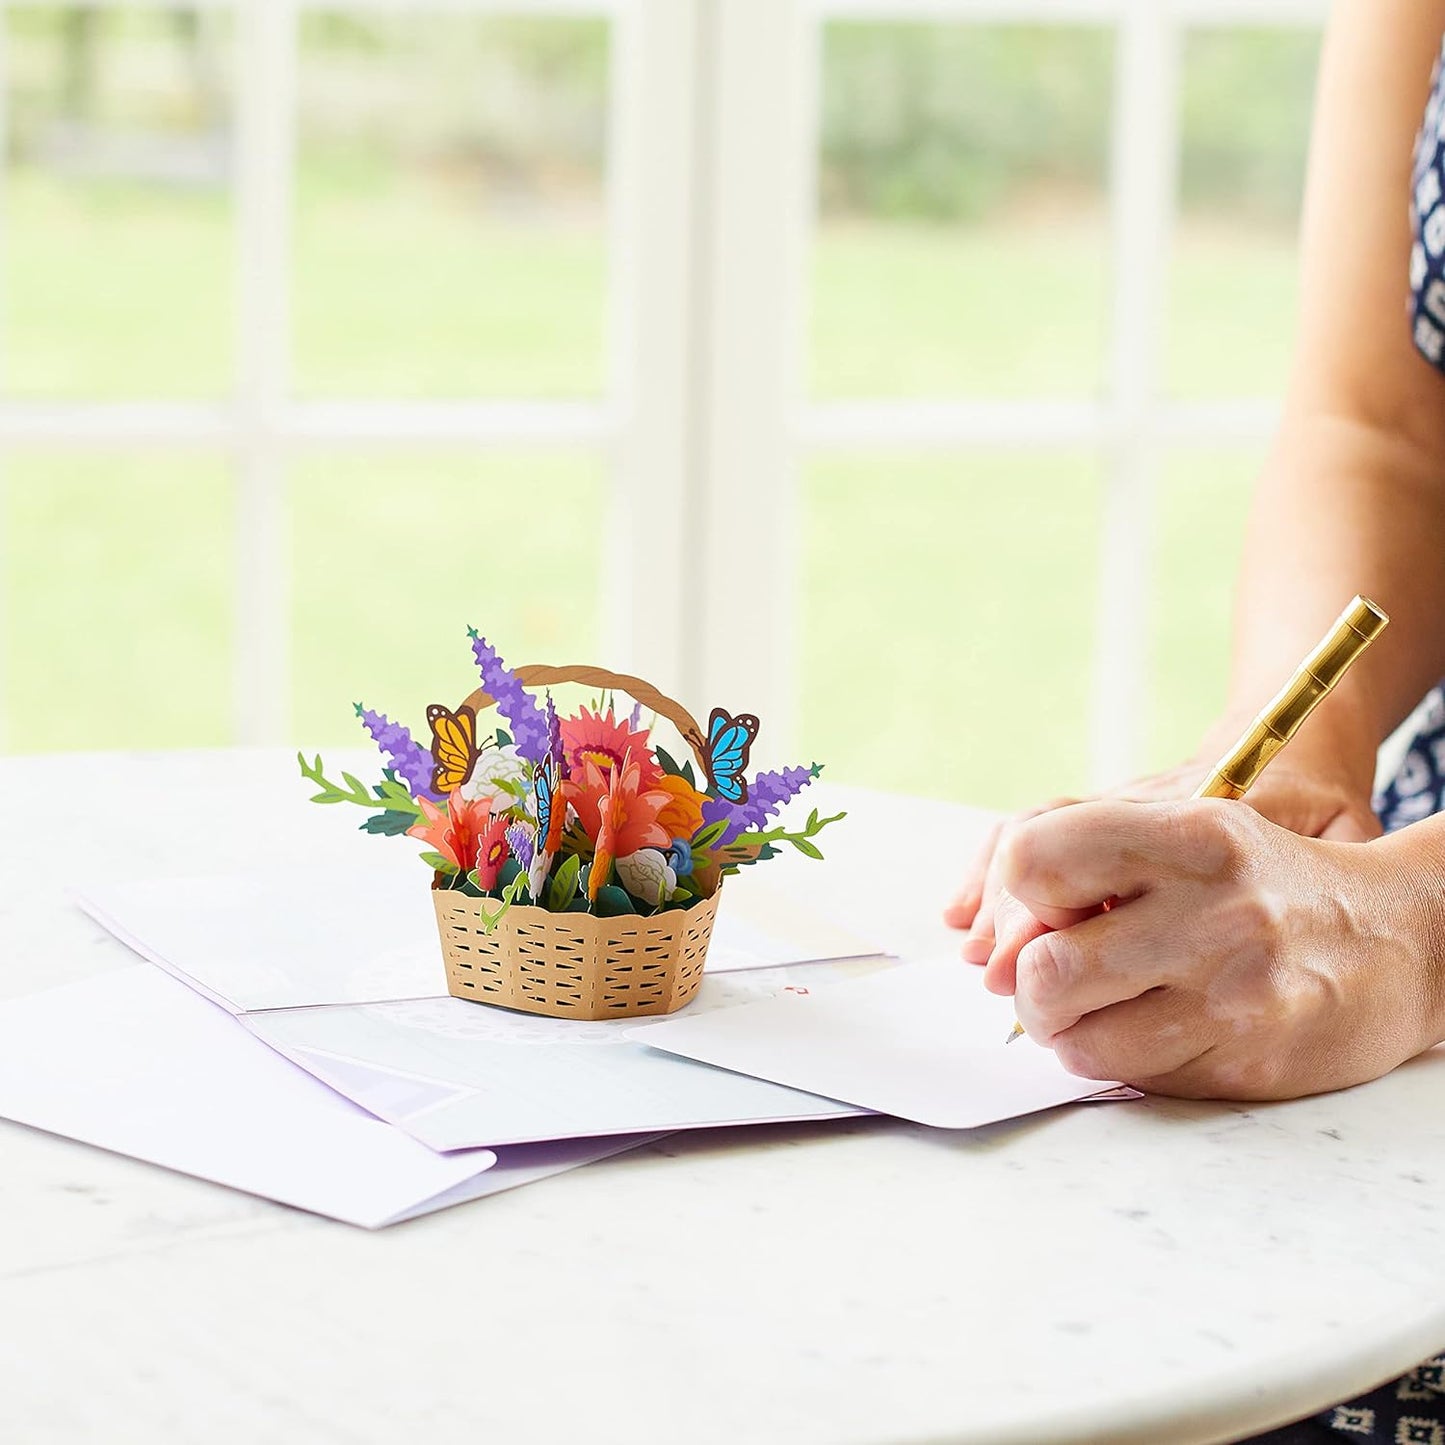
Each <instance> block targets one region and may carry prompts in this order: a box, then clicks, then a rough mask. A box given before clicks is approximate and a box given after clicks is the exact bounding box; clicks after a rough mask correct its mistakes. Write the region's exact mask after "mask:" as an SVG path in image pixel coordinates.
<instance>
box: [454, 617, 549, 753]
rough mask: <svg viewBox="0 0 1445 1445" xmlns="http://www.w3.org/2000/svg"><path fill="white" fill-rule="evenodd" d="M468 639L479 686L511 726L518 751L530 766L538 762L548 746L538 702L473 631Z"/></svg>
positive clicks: (545, 721)
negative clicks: (475, 661)
mask: <svg viewBox="0 0 1445 1445" xmlns="http://www.w3.org/2000/svg"><path fill="white" fill-rule="evenodd" d="M467 635H468V636H469V637H470V638H471V639H472V656H473V657H475V658H476V660H477V670H478V671H479V672H480V673H481V675H482V686H483V687H484V688H486V690H487V691H488V692H489V693H490V694H491V695H492V699H493V701H494V702H495V703H496V704H497V711H498V712H499V713H501V715H502V716H503V717H504V718H506V720H507V722H508V723H509V724H510V725H511V728H512V740H513V742H515V743H516V745H517V751H518V752H519V753H520V754H521V755H522V756H523V757H524V758H526V760H527V761H528V762H529V763H539V762H541V761H542V758H543V756H544V755H545V754H546V751H547V744H548V736H547V719H546V718H545V717H544V716H543V714H542V709H541V708H540V707H538V706H537V699H536V698H534V697H533V696H532V694H531V693H529V692H528V691H527V690H526V688H524V687H523V686H522V684H521V682H520V681H519V680H518V678H517V674H516V673H515V672H513V671H512V670H511V668H509V667H508V666H507V664H506V663H504V662H503V661H502V659H501V658H500V657H498V656H497V649H496V648H495V647H493V646H492V644H491V643H490V642H488V641H487V639H486V638H485V637H481V636H479V635H478V634H477V630H476V628H469V629H468V630H467Z"/></svg>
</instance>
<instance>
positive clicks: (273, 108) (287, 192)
mask: <svg viewBox="0 0 1445 1445" xmlns="http://www.w3.org/2000/svg"><path fill="white" fill-rule="evenodd" d="M236 17H237V31H238V42H239V45H238V48H239V67H238V76H237V86H238V97H237V127H236V178H237V180H236V190H237V194H236V207H237V245H236V264H237V272H238V284H237V336H238V356H237V375H236V393H237V394H236V406H237V412H238V418H237V419H238V427H237V444H236V449H235V452H234V466H235V487H236V613H235V626H236V630H235V677H234V702H233V711H234V717H235V731H236V735H237V740H238V741H240V742H244V743H267V742H277V741H280V740H281V739H282V738H283V737H284V736H285V735H286V732H287V728H288V724H289V717H290V699H289V693H290V686H289V682H290V679H289V657H290V591H291V589H290V568H289V548H288V536H289V516H288V508H287V498H286V471H285V465H286V458H285V455H284V450H283V446H282V442H281V431H280V422H281V418H282V415H283V412H284V408H285V404H286V397H287V393H288V390H289V372H290V350H291V347H290V307H289V294H290V275H291V243H290V238H291V209H292V178H293V166H294V153H295V140H296V50H297V45H298V37H297V12H296V6H295V3H294V0H251V3H248V4H244V5H240V6H238V7H237V10H236Z"/></svg>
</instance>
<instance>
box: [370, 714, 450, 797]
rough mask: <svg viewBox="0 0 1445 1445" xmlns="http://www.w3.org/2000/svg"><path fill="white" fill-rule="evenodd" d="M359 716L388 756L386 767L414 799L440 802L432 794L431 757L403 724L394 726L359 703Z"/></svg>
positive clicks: (394, 724)
mask: <svg viewBox="0 0 1445 1445" xmlns="http://www.w3.org/2000/svg"><path fill="white" fill-rule="evenodd" d="M356 715H357V717H359V718H360V719H361V723H362V726H363V727H364V728H365V729H366V730H367V732H369V733H370V734H371V736H372V740H373V741H374V742H375V743H376V745H377V747H379V748H380V749H381V751H382V752H383V753H384V754H385V755H386V760H387V766H388V767H390V768H391V770H392V772H394V773H395V774H396V775H397V777H399V778H400V779H401V780H402V781H403V782H404V783H405V784H406V785H407V787H408V788H409V789H410V790H411V795H412V797H413V798H430V799H431V801H432V802H434V803H435V802H438V801H439V800H440V798H441V794H440V793H434V792H432V788H431V776H432V756H431V754H430V753H429V752H428V751H427V750H426V749H425V748H424V747H422V745H421V744H420V743H419V742H417V741H416V739H415V738H413V737H412V735H411V733H410V731H408V729H407V728H405V727H404V726H403V725H402V724H401V723H394V722H392V721H391V719H390V718H388V717H387V716H386V714H385V713H380V712H373V711H372V710H371V709H370V708H364V707H362V705H361V704H360V703H357V704H356Z"/></svg>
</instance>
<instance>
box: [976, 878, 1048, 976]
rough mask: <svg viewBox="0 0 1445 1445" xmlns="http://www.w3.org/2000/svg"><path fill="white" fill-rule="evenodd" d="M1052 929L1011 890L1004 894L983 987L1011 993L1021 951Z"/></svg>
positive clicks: (984, 973)
mask: <svg viewBox="0 0 1445 1445" xmlns="http://www.w3.org/2000/svg"><path fill="white" fill-rule="evenodd" d="M1048 931H1049V928H1048V925H1047V924H1046V923H1040V922H1039V920H1038V919H1037V918H1035V917H1034V916H1033V914H1032V913H1030V912H1029V911H1028V909H1027V908H1025V907H1024V906H1023V904H1022V903H1020V902H1019V901H1018V899H1017V898H1015V897H1014V896H1013V894H1011V893H1001V894H1000V895H999V898H998V903H997V905H996V906H995V908H994V944H993V951H992V952H991V953H990V954H989V955H988V958H987V960H986V962H987V965H988V966H987V967H986V968H985V969H984V971H983V986H984V987H985V988H986V989H987V990H988V991H989V992H990V993H997V994H1011V993H1013V992H1014V989H1015V986H1016V985H1015V972H1014V970H1015V964H1016V963H1017V960H1018V956H1019V950H1020V949H1022V948H1024V947H1026V946H1027V945H1028V944H1029V943H1031V942H1032V941H1033V940H1034V939H1036V938H1041V937H1042V936H1043V935H1044V934H1045V933H1047V932H1048Z"/></svg>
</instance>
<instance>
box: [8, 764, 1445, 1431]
mask: <svg viewBox="0 0 1445 1445" xmlns="http://www.w3.org/2000/svg"><path fill="white" fill-rule="evenodd" d="M301 791H302V784H301V783H300V780H299V779H298V778H297V777H296V774H295V764H294V761H293V760H292V759H291V758H290V756H289V755H287V754H283V753H280V752H241V751H236V752H224V753H221V752H216V753H176V754H167V755H146V756H122V755H98V756H90V757H49V758H41V759H20V758H12V759H4V760H0V796H3V798H4V804H3V811H4V817H5V819H6V824H7V826H6V828H5V831H4V835H3V839H0V879H3V889H0V997H14V996H17V995H20V994H24V993H29V992H33V991H35V990H37V989H40V988H43V987H47V986H49V985H51V984H55V983H61V982H68V981H70V980H72V979H76V978H81V977H84V976H86V975H88V974H94V973H96V972H98V971H101V970H105V969H110V968H114V967H118V966H122V965H124V964H128V963H132V962H134V960H133V958H132V957H131V955H130V954H129V953H128V952H127V951H126V950H125V949H124V948H123V947H122V946H121V945H120V944H118V943H116V942H115V941H114V940H112V939H110V938H109V937H108V936H106V935H105V934H104V933H102V931H101V930H100V929H99V928H98V927H97V926H96V925H95V924H93V923H92V922H90V921H89V920H88V919H87V918H85V917H83V916H82V915H80V914H79V913H78V912H77V911H75V910H74V909H73V908H71V907H70V906H69V905H68V904H67V903H66V902H65V898H64V889H65V885H66V882H67V878H68V877H69V876H70V875H72V874H74V873H75V871H76V870H78V869H83V868H101V869H110V870H113V871H116V872H123V873H127V874H131V875H138V874H143V873H148V872H151V873H153V872H157V871H172V872H197V871H222V870H226V869H230V868H240V867H251V866H255V865H256V864H257V863H259V862H262V861H264V862H266V863H268V864H270V863H274V862H276V861H277V860H278V859H280V860H287V859H293V860H295V861H296V862H297V863H298V864H305V863H307V862H308V861H309V862H310V863H312V864H315V863H316V862H317V860H318V859H319V858H321V857H323V856H324V857H325V859H326V861H327V864H328V866H338V865H339V864H344V861H345V859H346V858H347V857H349V856H353V855H352V854H351V852H350V850H351V849H353V848H358V849H363V850H366V854H367V856H368V857H370V858H372V859H373V861H374V857H375V855H374V852H372V851H371V850H374V849H376V848H381V847H388V846H396V845H394V844H389V843H386V842H385V841H377V840H374V839H370V838H365V837H362V836H361V835H359V834H355V833H354V832H353V830H352V826H351V825H352V824H353V823H354V822H355V821H356V820H355V819H354V818H348V819H341V818H339V817H336V816H333V814H334V813H336V812H338V811H339V810H324V809H309V810H307V809H302V808H298V807H297V806H296V802H297V798H298V795H300V793H301ZM834 796H835V797H837V796H841V794H840V793H836V792H835V794H834ZM849 801H850V802H851V804H852V805H853V806H854V807H855V808H856V810H857V812H858V813H859V814H861V815H862V816H863V819H864V820H865V821H859V820H858V819H855V820H854V827H853V828H852V829H851V830H850V829H849V828H848V825H846V824H845V825H842V826H841V827H840V828H839V829H838V830H837V832H836V835H835V838H834V840H833V842H832V854H833V857H832V858H831V859H830V862H829V863H828V864H827V865H821V866H819V865H813V866H814V868H815V871H814V872H813V873H812V874H810V875H808V876H809V877H810V879H811V885H810V886H811V887H812V889H813V891H814V894H815V896H817V895H818V894H819V893H821V894H822V895H823V896H824V897H825V898H831V899H832V900H833V902H834V906H835V907H839V908H848V907H851V908H857V907H858V906H859V901H858V899H859V891H858V889H857V888H856V885H855V884H850V879H854V880H856V878H857V877H858V876H860V875H859V873H858V870H859V869H861V868H863V867H864V866H866V861H867V859H868V858H869V857H870V856H873V857H876V856H877V853H878V849H879V844H878V840H877V838H876V834H872V833H870V830H869V828H868V827H867V824H866V818H867V817H868V816H869V815H871V816H872V817H874V818H882V817H885V816H886V817H888V818H890V819H891V820H892V821H893V822H894V824H895V825H897V826H900V827H906V828H907V829H910V830H913V831H914V833H915V836H918V837H923V838H929V837H931V838H934V839H938V838H940V837H943V836H945V835H946V836H948V837H949V838H951V839H952V840H953V842H952V843H949V844H943V845H942V846H938V845H935V846H934V847H933V853H932V861H931V862H929V863H927V864H926V866H925V870H924V872H925V876H924V877H923V879H922V886H921V887H920V889H919V892H918V895H917V896H916V897H914V898H910V899H908V900H899V901H895V902H894V903H892V904H886V903H884V902H883V901H882V900H877V901H876V905H875V906H877V907H879V908H880V909H881V910H882V912H881V914H880V921H881V922H886V923H887V924H888V927H889V929H890V930H892V932H891V933H890V936H895V934H896V936H897V937H899V938H900V939H901V940H903V941H904V942H905V944H906V946H907V947H908V948H909V949H910V950H912V949H922V948H933V947H936V946H938V945H939V944H944V945H945V946H946V945H947V940H946V939H945V938H944V935H943V933H942V931H941V929H940V928H939V927H938V926H937V924H936V922H935V917H936V907H935V904H936V902H937V901H938V895H939V894H940V893H941V892H942V891H943V890H944V889H945V887H946V883H947V881H948V879H949V877H950V876H951V875H952V874H953V873H954V872H956V868H957V865H956V862H955V859H954V858H953V857H952V856H950V855H951V854H952V852H953V849H954V847H955V846H956V850H957V857H958V858H960V859H961V858H962V857H963V856H964V854H965V853H966V851H967V849H968V848H969V847H971V846H972V842H973V840H974V838H975V837H976V836H977V834H978V831H979V828H980V825H981V823H982V820H983V815H981V814H978V813H973V812H969V811H968V810H964V809H953V808H948V807H945V806H943V805H940V804H922V803H917V804H915V803H906V802H904V801H902V800H884V799H880V798H878V797H877V796H876V795H875V796H872V797H870V796H868V795H853V796H851V797H850V799H849ZM263 854H264V858H263V857H262V856H261V855H263ZM355 856H361V855H360V854H359V853H358V854H356V855H355ZM799 861H800V863H801V861H802V860H799ZM773 876H774V879H775V880H776V878H777V876H778V875H777V874H776V873H775V874H774V875H773ZM870 901H871V900H870ZM890 913H891V914H893V915H896V918H895V919H890V918H889V914H890ZM960 966H962V965H960ZM1442 1120H1445V1057H1442V1056H1441V1054H1440V1053H1438V1052H1437V1053H1436V1054H1432V1055H1429V1056H1426V1057H1425V1058H1422V1059H1419V1060H1416V1061H1415V1062H1414V1063H1412V1064H1410V1065H1408V1066H1406V1067H1405V1068H1403V1069H1401V1070H1399V1071H1398V1072H1397V1073H1396V1074H1395V1075H1393V1076H1392V1077H1390V1078H1388V1079H1385V1080H1382V1081H1381V1082H1379V1083H1376V1084H1372V1085H1370V1086H1368V1087H1365V1088H1360V1089H1355V1090H1352V1091H1350V1092H1348V1093H1345V1094H1340V1095H1336V1096H1333V1097H1329V1098H1321V1099H1313V1100H1307V1101H1304V1102H1300V1103H1292V1104H1283V1105H1268V1106H1260V1107H1245V1106H1241V1105H1231V1104H1219V1105H1216V1104H1201V1103H1178V1102H1173V1101H1170V1100H1164V1099H1150V1100H1145V1101H1141V1102H1135V1103H1123V1104H1118V1103H1115V1104H1089V1105H1080V1106H1076V1107H1072V1108H1067V1109H1062V1110H1056V1111H1054V1112H1053V1113H1050V1114H1047V1115H1044V1116H1040V1117H1035V1118H1032V1119H1027V1120H1023V1121H1019V1122H1016V1123H1012V1124H1007V1125H1000V1126H996V1127H993V1128H989V1129H985V1130H980V1131H977V1132H973V1133H967V1134H959V1135H950V1134H945V1133H938V1132H933V1131H930V1130H927V1129H923V1128H919V1127H915V1126H912V1125H909V1124H903V1123H899V1122H896V1121H892V1120H888V1119H869V1120H860V1121H853V1122H847V1123H832V1124H820V1125H813V1126H808V1127H774V1128H766V1129H736V1130H728V1131H725V1132H717V1133H694V1134H689V1135H679V1136H673V1137H671V1138H669V1139H666V1140H664V1141H662V1142H660V1143H657V1144H654V1145H652V1146H650V1147H647V1148H643V1149H639V1150H636V1151H635V1152H633V1153H630V1154H626V1155H623V1156H621V1157H619V1158H615V1159H612V1160H609V1161H606V1162H603V1163H600V1164H596V1165H593V1166H591V1167H588V1168H585V1169H582V1170H579V1171H576V1172H573V1173H570V1174H565V1175H562V1176H560V1177H557V1178H554V1179H551V1180H548V1181H546V1182H544V1183H541V1184H537V1185H533V1186H530V1187H527V1188H523V1189H519V1190H516V1191H514V1192H512V1193H509V1194H504V1195H500V1196H498V1197H495V1198H492V1199H488V1200H483V1201H480V1202H478V1203H475V1204H471V1205H466V1206H462V1207H459V1208H455V1209H452V1210H449V1211H446V1212H444V1213H442V1214H438V1215H434V1216H432V1217H429V1218H426V1219H422V1220H418V1221H416V1222H414V1223H411V1224H406V1225H401V1226H397V1227H394V1228H392V1229H389V1230H386V1231H384V1232H382V1233H379V1234H366V1233H363V1232H362V1231H360V1230H357V1229H353V1228H349V1227H347V1226H345V1225H340V1224H333V1223H330V1222H327V1221H325V1220H321V1219H317V1218H313V1217H311V1216H308V1215H305V1214H301V1213H298V1212H295V1211H292V1210H288V1209H285V1208H282V1207H280V1206H278V1205H273V1204H270V1203H267V1202H265V1201H261V1200H257V1199H252V1198H249V1197H247V1196H244V1195H241V1194H237V1193H233V1192H231V1191H228V1190H225V1189H222V1188H219V1187H216V1186H213V1185H208V1184H204V1183H200V1182H198V1181H195V1180H191V1179H187V1178H184V1177H181V1176H179V1175H175V1174H170V1173H167V1172H165V1171H163V1170H160V1169H156V1168H153V1167H151V1166H149V1165H145V1164H140V1163H136V1162H134V1161H131V1160H128V1159H124V1158H120V1157H117V1156H114V1155H109V1154H105V1153H102V1152H100V1151H98V1150H94V1149H90V1148H86V1147H84V1146H82V1145H78V1144H74V1143H70V1142H68V1141H66V1140H62V1139H57V1138H52V1137H50V1136H47V1135H44V1134H40V1133H36V1132H34V1131H31V1130H28V1129H24V1128H21V1127H18V1126H15V1125H11V1124H0V1223H3V1229H0V1301H3V1307H0V1440H3V1441H7V1442H9V1441H14V1442H16V1445H21V1442H23V1445H41V1442H80V1441H93V1440H94V1441H100V1440H103V1441H105V1442H106V1445H121V1442H132V1441H134V1442H138V1445H140V1442H143V1445H169V1442H187V1445H189V1442H191V1441H197V1440H206V1441H209V1442H212V1445H224V1442H233V1441H234V1442H245V1445H253V1442H255V1441H258V1440H267V1441H285V1442H290V1441H298V1442H301V1441H304V1442H307V1445H313V1442H345V1445H372V1442H375V1445H395V1442H400V1441H423V1440H424V1441H426V1442H427V1445H453V1442H456V1445H463V1442H465V1445H481V1442H485V1445H494V1442H497V1445H500V1442H506V1445H512V1442H523V1441H526V1442H530V1441H545V1442H551V1441H558V1442H568V1445H583V1442H586V1445H608V1442H614V1441H616V1442H627V1445H649V1442H657V1445H676V1442H683V1441H686V1442H689V1445H693V1442H713V1441H716V1442H729V1445H732V1442H742V1441H746V1442H749V1445H767V1442H779V1445H783V1442H786V1445H804V1442H811V1441H826V1442H854V1441H857V1442H883V1441H888V1442H925V1441H929V1442H933V1441H938V1442H942V1441H958V1442H987V1445H1008V1442H1027V1445H1046V1442H1052V1441H1075V1442H1082V1441H1119V1442H1123V1441H1147V1442H1167V1445H1189V1442H1204V1441H1217V1440H1225V1439H1231V1438H1234V1437H1237V1436H1239V1435H1242V1434H1246V1433H1249V1432H1251V1431H1254V1430H1258V1429H1263V1428H1265V1427H1267V1426H1269V1425H1271V1424H1275V1423H1281V1422H1283V1421H1285V1420H1287V1419H1289V1418H1292V1417H1294V1416H1296V1415H1300V1414H1303V1413H1305V1412H1307V1411H1310V1410H1313V1409H1317V1408H1323V1407H1324V1406H1326V1405H1328V1404H1329V1403H1331V1402H1332V1401H1334V1400H1336V1399H1339V1398H1341V1397H1343V1396H1346V1395H1349V1394H1350V1393H1352V1392H1358V1391H1360V1390H1362V1389H1364V1388H1366V1387H1368V1386H1370V1385H1372V1384H1375V1383H1377V1382H1378V1381H1380V1380H1383V1379H1385V1378H1387V1377H1389V1376H1390V1375H1392V1374H1395V1373H1399V1372H1400V1371H1402V1370H1404V1369H1406V1368H1408V1367H1409V1366H1411V1365H1413V1364H1415V1363H1416V1362H1418V1361H1419V1360H1420V1359H1422V1358H1424V1357H1425V1356H1427V1355H1429V1354H1431V1353H1434V1352H1436V1351H1438V1350H1440V1349H1441V1348H1442V1347H1445V1238H1442V1221H1445V1122H1442Z"/></svg>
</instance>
